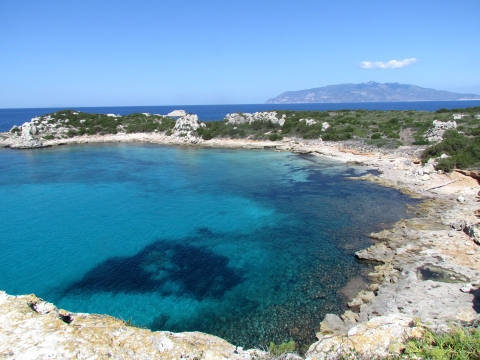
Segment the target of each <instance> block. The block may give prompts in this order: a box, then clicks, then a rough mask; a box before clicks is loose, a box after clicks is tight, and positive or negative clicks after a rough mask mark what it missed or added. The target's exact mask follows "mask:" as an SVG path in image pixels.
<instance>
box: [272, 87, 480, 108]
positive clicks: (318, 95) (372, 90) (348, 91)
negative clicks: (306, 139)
mask: <svg viewBox="0 0 480 360" xmlns="http://www.w3.org/2000/svg"><path fill="white" fill-rule="evenodd" d="M456 100H480V95H476V94H459V93H454V92H450V91H442V90H435V89H427V88H422V87H420V86H415V85H408V84H399V83H385V84H381V83H377V82H375V81H369V82H366V83H361V84H340V85H328V86H324V87H319V88H313V89H306V90H298V91H286V92H284V93H282V94H280V95H278V96H277V97H275V98H273V99H270V100H268V101H267V102H266V104H299V103H344V102H345V103H353V102H394V101H456Z"/></svg>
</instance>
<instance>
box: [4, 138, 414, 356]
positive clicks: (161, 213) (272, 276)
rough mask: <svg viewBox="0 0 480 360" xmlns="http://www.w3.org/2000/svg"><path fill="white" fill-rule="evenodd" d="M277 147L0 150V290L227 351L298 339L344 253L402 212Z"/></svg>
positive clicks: (342, 268)
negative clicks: (223, 343) (222, 343)
mask: <svg viewBox="0 0 480 360" xmlns="http://www.w3.org/2000/svg"><path fill="white" fill-rule="evenodd" d="M364 171H365V170H364V169H362V168H359V167H356V168H355V167H347V166H344V165H342V164H338V163H336V162H332V161H329V160H325V159H322V158H319V157H314V156H299V155H293V154H290V153H285V152H273V151H252V150H225V149H197V148H186V147H162V146H157V145H145V144H142V145H138V144H115V145H79V146H68V147H58V148H47V149H37V150H25V151H13V150H10V149H0V173H1V176H0V199H1V205H2V209H3V211H2V216H1V217H0V234H2V236H1V238H0V246H1V249H2V252H1V255H0V259H1V261H0V289H3V290H5V291H7V292H8V293H10V294H25V293H32V292H33V293H35V294H37V295H38V296H41V297H43V298H44V299H46V300H48V301H52V302H54V303H55V304H56V305H57V306H59V307H62V308H65V309H68V310H70V311H74V312H93V313H107V314H111V315H113V316H117V317H121V318H123V319H125V320H131V321H132V322H133V323H135V324H137V325H140V326H146V327H149V328H152V329H155V330H171V331H193V330H198V331H204V332H208V333H211V334H215V335H219V336H221V337H223V338H225V339H227V340H229V341H231V342H233V343H235V344H236V345H239V346H246V347H252V346H265V345H267V344H268V343H269V342H270V341H276V342H281V341H288V340H290V339H294V340H296V341H297V342H300V343H308V342H311V341H313V340H314V334H315V330H316V329H317V328H318V323H319V321H321V319H322V317H323V316H324V315H325V313H327V312H340V311H341V310H342V309H343V308H344V304H345V298H344V297H343V295H342V294H341V293H340V289H341V288H342V287H343V286H345V284H346V283H347V281H348V279H350V278H352V277H354V276H357V275H358V274H360V273H362V272H363V271H364V270H365V269H366V265H365V264H361V263H359V262H357V261H356V260H355V259H354V257H353V254H354V252H355V251H356V250H358V249H360V248H364V247H366V246H367V245H368V244H369V240H368V237H367V235H368V234H369V233H370V232H371V231H373V230H375V228H376V226H377V225H378V224H380V223H388V222H393V221H396V220H398V219H399V218H400V217H405V216H408V215H407V214H406V210H407V205H408V204H415V201H414V200H412V199H408V198H407V197H405V196H403V195H401V194H400V193H399V192H397V191H395V190H392V189H386V188H381V187H378V186H376V185H373V184H369V183H365V182H357V181H352V180H348V179H346V176H351V175H356V174H357V175H360V174H362V173H363V172H364Z"/></svg>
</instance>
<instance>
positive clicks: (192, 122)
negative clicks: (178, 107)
mask: <svg viewBox="0 0 480 360" xmlns="http://www.w3.org/2000/svg"><path fill="white" fill-rule="evenodd" d="M205 126H206V125H205V124H204V123H202V122H201V121H200V120H198V116H197V115H193V114H192V115H185V116H182V117H181V118H179V119H178V120H177V122H176V123H175V126H174V127H173V130H172V136H174V137H177V138H181V139H183V140H184V141H185V142H190V143H197V142H199V141H200V138H199V137H197V135H196V134H195V132H196V131H197V130H198V129H199V128H201V127H205Z"/></svg>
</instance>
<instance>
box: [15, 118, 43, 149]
mask: <svg viewBox="0 0 480 360" xmlns="http://www.w3.org/2000/svg"><path fill="white" fill-rule="evenodd" d="M21 129H22V130H21V136H20V139H18V142H17V143H16V144H12V145H10V147H11V148H15V149H29V148H36V147H42V146H43V144H42V143H41V142H40V141H39V140H38V139H35V138H34V137H33V135H37V134H38V129H37V127H36V126H35V125H34V122H33V121H32V122H26V123H24V124H23V125H22V127H21Z"/></svg>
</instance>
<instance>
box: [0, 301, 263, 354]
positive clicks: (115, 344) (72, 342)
mask: <svg viewBox="0 0 480 360" xmlns="http://www.w3.org/2000/svg"><path fill="white" fill-rule="evenodd" d="M0 357H1V358H2V359H70V358H75V359H95V358H97V359H105V358H113V359H182V358H183V359H261V358H264V357H265V353H263V352H262V351H258V350H247V351H244V350H243V349H242V348H238V347H236V346H233V345H231V344H229V343H228V342H226V341H225V340H222V339H220V338H218V337H216V336H212V335H207V334H203V333H199V332H188V333H177V334H176V333H171V332H164V331H158V332H152V331H150V330H146V329H140V328H136V327H132V326H128V324H126V323H125V322H124V321H121V320H119V319H115V318H113V317H110V316H106V315H95V314H76V313H69V312H67V311H65V310H61V309H57V308H56V307H55V306H54V305H53V304H50V303H48V302H46V301H44V300H42V299H40V298H38V297H36V296H35V295H25V296H10V295H7V294H6V293H5V292H0Z"/></svg>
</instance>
